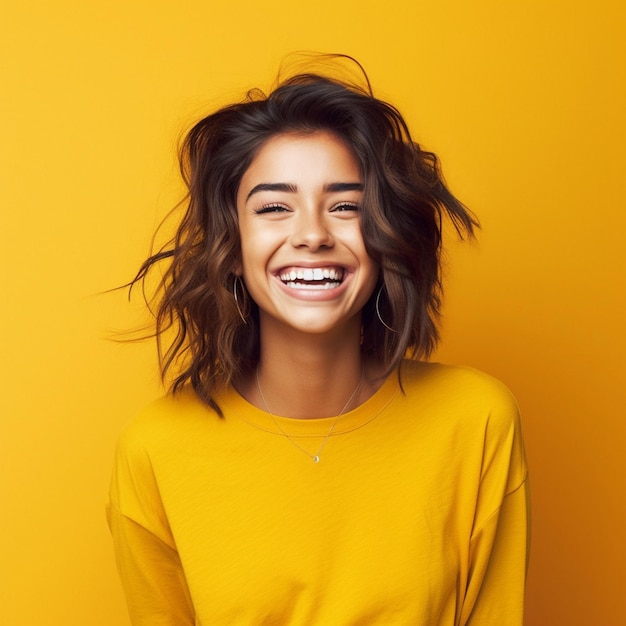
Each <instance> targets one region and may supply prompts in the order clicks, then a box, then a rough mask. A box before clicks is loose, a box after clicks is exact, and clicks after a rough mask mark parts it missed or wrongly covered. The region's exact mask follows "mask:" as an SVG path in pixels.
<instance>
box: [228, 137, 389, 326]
mask: <svg viewBox="0 0 626 626" xmlns="http://www.w3.org/2000/svg"><path fill="white" fill-rule="evenodd" d="M362 196H363V181H362V179H361V175H360V172H359V166H358V163H357V161H356V158H355V157H354V155H353V154H352V152H351V151H350V149H349V148H348V147H347V146H346V144H344V143H343V142H342V141H341V140H340V139H338V138H337V137H336V136H335V135H333V134H330V133H328V132H316V133H312V134H296V133H285V134H280V135H276V136H274V137H272V138H270V139H268V140H267V141H266V142H265V143H264V144H263V145H262V146H261V149H260V150H259V152H258V153H257V155H256V157H255V158H254V160H253V161H252V163H251V164H250V167H249V168H248V169H247V170H246V172H245V174H244V176H243V177H242V179H241V184H240V186H239V190H238V193H237V212H238V216H239V230H240V236H241V267H240V273H241V274H242V275H243V279H244V282H245V284H246V287H247V289H248V291H249V293H250V295H251V297H252V298H253V300H254V301H255V302H256V303H257V305H258V306H259V313H260V320H261V328H262V329H263V325H264V324H267V323H268V322H270V321H271V323H272V324H273V325H276V324H278V325H279V326H281V325H284V326H287V327H290V328H292V329H297V330H299V331H301V332H304V333H326V332H331V331H333V330H337V329H342V328H343V327H345V325H346V324H354V325H358V326H359V327H360V312H361V309H362V308H363V306H364V305H365V303H366V302H367V300H368V299H369V297H370V296H371V294H372V292H373V290H374V287H375V285H376V282H377V279H378V267H377V265H376V264H375V263H374V261H373V260H372V259H371V258H370V257H369V256H368V254H367V252H366V251H365V245H364V243H363V237H362V235H361V228H360V219H359V210H360V205H361V199H362Z"/></svg>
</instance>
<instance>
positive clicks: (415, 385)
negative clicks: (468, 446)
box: [401, 360, 519, 430]
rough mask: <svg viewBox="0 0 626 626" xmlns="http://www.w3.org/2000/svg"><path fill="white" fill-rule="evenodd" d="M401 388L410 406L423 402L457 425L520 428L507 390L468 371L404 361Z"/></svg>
mask: <svg viewBox="0 0 626 626" xmlns="http://www.w3.org/2000/svg"><path fill="white" fill-rule="evenodd" d="M401 380H402V387H403V390H404V393H405V396H406V398H407V400H408V401H409V402H419V403H420V404H421V403H422V402H423V403H425V404H427V405H428V406H429V407H432V408H434V409H436V412H437V413H438V414H440V415H442V416H443V415H448V416H450V417H451V418H452V417H453V416H454V418H455V419H458V420H460V421H466V420H469V421H471V422H473V423H474V424H476V423H477V422H482V423H484V424H485V425H487V424H489V425H490V426H491V428H492V429H494V428H495V429H504V430H509V429H511V428H513V429H516V428H519V423H518V422H519V408H518V404H517V401H516V400H515V397H514V396H513V394H512V393H511V391H510V390H509V389H508V387H507V386H506V385H505V384H504V383H502V382H501V381H499V380H498V379H496V378H494V377H493V376H490V375H489V374H485V373H484V372H481V371H479V370H476V369H473V368H471V367H465V366H457V365H444V364H441V363H425V362H420V361H409V360H405V361H403V363H402V369H401Z"/></svg>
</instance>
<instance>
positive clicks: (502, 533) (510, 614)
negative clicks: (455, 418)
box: [460, 394, 530, 626]
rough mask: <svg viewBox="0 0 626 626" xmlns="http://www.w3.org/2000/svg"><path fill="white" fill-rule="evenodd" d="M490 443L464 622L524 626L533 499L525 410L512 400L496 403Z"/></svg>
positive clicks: (487, 438) (476, 519) (487, 435)
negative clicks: (523, 421)
mask: <svg viewBox="0 0 626 626" xmlns="http://www.w3.org/2000/svg"><path fill="white" fill-rule="evenodd" d="M484 441H485V443H484V449H483V455H482V460H481V473H480V481H479V487H478V494H479V495H478V499H477V504H476V511H475V517H474V527H473V529H472V533H471V538H470V545H469V554H468V556H469V571H468V579H467V587H466V593H465V599H464V603H463V610H462V615H461V620H460V623H461V624H462V625H463V626H493V625H494V624H497V625H498V626H522V624H523V618H524V591H525V586H526V585H525V583H526V573H527V563H528V552H529V543H530V542H529V539H530V498H529V489H528V475H527V467H526V459H525V453H524V443H523V438H522V432H521V424H520V419H519V410H518V407H517V403H516V402H515V401H514V399H513V398H512V397H511V396H507V395H506V394H505V395H503V396H502V397H501V398H500V399H499V401H498V402H494V405H493V408H492V410H491V413H490V416H489V419H488V420H487V423H486V428H485V432H484Z"/></svg>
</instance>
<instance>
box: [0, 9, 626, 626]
mask: <svg viewBox="0 0 626 626" xmlns="http://www.w3.org/2000/svg"><path fill="white" fill-rule="evenodd" d="M625 6H626V5H625V4H624V3H623V2H622V1H621V0H598V1H596V2H580V1H578V0H574V1H571V0H568V1H565V0H541V1H540V0H527V1H526V2H523V3H522V2H501V1H496V0H474V1H472V2H469V1H463V0H442V1H439V2H432V1H431V2H425V1H422V0H411V1H408V0H404V1H400V0H390V1H389V2H382V3H378V2H371V1H367V0H366V1H362V2H348V1H344V2H337V0H320V1H319V2H315V3H309V4H306V5H302V4H301V3H291V2H286V1H285V0H267V1H266V2H258V1H257V0H254V2H253V1H252V0H241V1H239V2H233V3H225V2H222V3H217V2H207V1H206V0H204V1H202V2H200V1H198V0H181V1H178V2H174V1H166V0H151V1H150V2H148V1H147V0H123V1H122V0H109V1H108V2H98V1H94V2H84V1H83V0H81V1H78V0H52V1H50V0H45V1H44V0H32V1H30V2H23V3H17V2H5V3H4V6H3V8H2V15H1V16H0V31H1V32H0V51H1V59H0V72H1V74H0V80H1V103H0V106H1V114H0V125H1V132H2V141H1V147H0V150H1V155H0V158H1V160H2V163H1V167H2V182H1V186H0V193H1V198H0V200H1V211H2V220H1V222H0V238H1V241H0V252H1V254H2V259H1V262H0V268H1V276H0V278H1V280H0V294H1V296H2V303H1V309H0V310H1V314H0V315H1V316H2V331H3V333H2V344H1V345H2V347H1V348H0V359H1V360H2V364H1V367H2V370H1V372H0V373H1V377H0V381H1V384H2V394H1V401H0V402H1V405H0V412H1V423H2V432H1V433H0V446H1V447H2V450H1V456H0V506H1V507H2V510H1V515H0V546H1V547H0V568H1V570H0V576H1V581H0V594H1V595H2V597H1V598H0V622H1V623H3V624H10V625H11V626H26V625H28V626H30V625H37V626H46V625H59V626H74V625H76V626H78V625H83V624H89V625H90V626H99V625H102V626H104V625H106V626H110V625H111V624H119V625H123V624H127V623H128V618H127V617H126V609H125V606H124V600H123V596H122V591H121V587H120V585H119V582H118V579H117V574H116V571H115V565H114V560H113V554H112V549H111V542H110V537H109V533H108V529H107V526H106V522H105V518H104V502H105V494H106V491H107V486H108V480H109V472H110V468H111V464H112V455H113V448H114V443H115V440H116V437H117V435H118V433H119V432H120V430H121V429H122V427H123V426H124V424H125V423H126V422H127V421H128V420H129V419H130V418H131V417H132V415H133V414H134V413H135V412H136V411H137V410H138V409H139V408H140V407H141V406H143V405H144V404H146V403H147V402H148V401H150V400H151V399H152V398H154V397H155V396H157V395H158V394H160V393H161V389H160V387H159V382H158V375H157V373H156V362H155V354H154V349H153V346H152V344H150V343H147V344H145V345H130V346H122V345H119V344H115V343H113V342H111V341H109V340H108V339H107V337H109V336H110V334H111V332H112V331H115V330H119V329H124V328H129V327H133V326H136V325H137V324H138V323H141V321H142V319H144V318H143V317H142V314H141V309H140V306H139V304H138V303H137V302H136V303H134V304H132V305H128V304H127V302H126V299H125V296H124V294H123V293H121V292H118V293H114V294H109V295H98V294H99V292H102V291H104V290H106V289H108V288H111V287H114V286H116V285H119V284H121V283H123V282H125V281H127V280H128V279H129V278H130V277H132V276H133V274H134V272H135V270H136V269H137V267H138V265H139V263H140V262H141V261H142V260H143V258H144V257H145V256H146V255H147V253H148V251H149V246H150V237H151V233H152V231H153V229H154V228H155V226H156V225H157V223H158V222H159V221H160V219H161V218H162V217H163V215H164V214H165V213H166V212H167V211H168V210H169V209H170V208H171V207H172V206H173V205H174V204H175V202H176V201H177V200H178V199H179V198H180V196H181V193H182V188H181V185H180V182H179V180H178V176H177V169H176V162H175V150H176V145H177V142H178V138H179V137H180V135H181V133H182V132H183V131H184V129H186V128H188V126H189V124H190V123H191V122H192V121H193V120H194V119H196V118H197V117H199V116H200V115H202V114H204V113H207V112H208V111H210V110H211V109H213V108H214V107H215V106H217V105H219V104H222V103H224V102H227V101H231V100H233V99H237V98H239V97H240V96H241V95H242V94H243V93H244V91H245V90H246V89H247V88H249V87H252V86H256V85H260V86H261V87H267V86H269V85H270V84H271V83H272V81H273V79H274V77H275V73H276V69H277V67H278V65H279V63H280V61H281V59H282V58H283V57H284V56H285V55H286V54H287V53H289V52H291V51H294V50H317V51H326V52H344V53H347V54H350V55H353V56H355V57H356V58H358V59H359V60H360V61H361V62H362V63H363V64H364V66H365V68H366V69H367V71H368V72H369V74H370V78H371V80H372V83H373V85H374V87H375V91H376V94H377V95H378V96H380V97H382V98H383V99H389V100H391V101H392V102H393V103H395V104H396V105H397V106H398V107H399V108H400V110H401V111H402V112H403V113H405V115H406V117H407V118H408V120H409V122H410V124H411V126H412V129H413V131H414V135H415V138H416V139H417V140H418V141H419V142H421V143H422V144H423V145H424V146H425V147H426V148H428V149H431V150H434V151H435V152H437V153H438V154H439V155H440V157H441V159H442V162H443V166H444V172H445V173H446V177H447V180H448V182H449V184H450V186H451V188H452V189H453V190H454V191H455V192H456V193H457V194H458V196H459V197H460V198H461V199H462V200H464V201H465V202H466V203H467V204H468V205H469V206H470V207H471V208H472V209H473V210H475V212H476V213H477V214H478V216H479V217H480V219H481V221H482V224H483V230H482V232H481V234H480V236H479V240H478V242H477V243H476V244H473V245H457V244H456V243H454V242H453V241H450V242H449V246H448V253H447V257H446V259H447V262H446V266H447V270H446V272H447V279H448V281H447V282H448V291H447V297H446V305H445V318H444V323H443V342H442V344H441V348H440V350H439V352H438V354H437V355H436V357H435V358H436V359H438V360H444V361H449V362H455V363H462V364H467V365H472V366H475V367H478V368H480V369H483V370H485V371H487V372H489V373H490V374H493V375H494V376H496V377H498V378H501V379H502V380H504V381H505V382H506V383H507V384H508V385H509V386H510V387H511V389H512V390H513V392H514V393H515V394H516V396H517V398H518V400H519V403H520V405H521V408H522V413H523V418H524V428H525V435H526V441H527V451H528V457H529V462H530V469H531V473H532V492H533V509H534V525H533V546H532V555H531V565H530V573H529V588H528V603H527V605H528V610H527V624H528V625H529V626H559V625H566V626H589V625H590V624H593V625H596V624H598V625H602V626H619V625H622V624H624V623H626V604H625V603H624V601H623V590H624V582H625V581H626V575H625V572H624V568H625V564H626V545H625V539H624V528H626V507H625V506H624V500H625V493H624V487H625V480H624V476H626V454H625V450H624V440H625V436H626V427H625V426H624V421H625V420H624V417H625V415H626V406H625V394H624V373H625V372H624V370H625V368H624V364H623V357H624V353H625V352H626V350H625V348H626V345H625V337H624V321H625V319H626V315H625V314H626V311H625V302H624V298H625V280H624V268H625V265H626V262H625V255H624V243H623V242H624V238H625V226H626V224H625V216H626V206H625V204H626V202H625V200H626V190H625V182H624V181H625V180H626V177H625V175H624V171H625V169H626V158H625V156H624V149H623V146H624V140H625V136H624V135H625V133H624V130H625V128H624V111H626V98H625V95H624V85H625V84H626V80H625V79H626V77H625V76H624V66H625V50H626V49H625V44H624V41H625V40H624V37H623V32H622V31H623V27H624V24H625V22H626V12H625V8H624V7H625Z"/></svg>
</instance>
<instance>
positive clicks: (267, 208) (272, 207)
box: [254, 204, 288, 215]
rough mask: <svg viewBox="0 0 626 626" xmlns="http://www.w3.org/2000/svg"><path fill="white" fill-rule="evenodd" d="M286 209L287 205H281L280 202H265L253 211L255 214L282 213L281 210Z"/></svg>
mask: <svg viewBox="0 0 626 626" xmlns="http://www.w3.org/2000/svg"><path fill="white" fill-rule="evenodd" d="M287 210H288V209H287V207H286V206H283V205H282V204H266V205H264V206H262V207H261V208H260V209H255V210H254V212H255V213H256V214H257V215H262V214H263V213H282V212H283V211H287Z"/></svg>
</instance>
